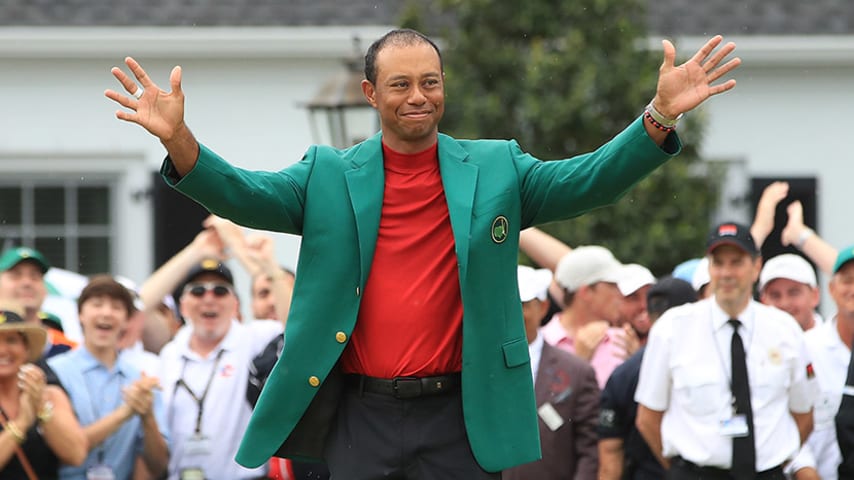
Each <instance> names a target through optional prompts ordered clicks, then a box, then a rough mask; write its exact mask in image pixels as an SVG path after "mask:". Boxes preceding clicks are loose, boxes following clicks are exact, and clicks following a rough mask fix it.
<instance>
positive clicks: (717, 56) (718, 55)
mask: <svg viewBox="0 0 854 480" xmlns="http://www.w3.org/2000/svg"><path fill="white" fill-rule="evenodd" d="M733 50H735V43H733V42H728V43H727V44H726V45H724V46H723V47H721V49H720V50H718V51H716V52H715V53H714V55H712V57H711V58H709V59H708V60H706V61H705V63H703V70H705V71H706V72H710V71H711V70H712V69H713V68H715V66H716V65H717V64H719V63H721V61H722V60H723V59H724V58H726V57H727V55H729V54H730V53H732V52H733Z"/></svg>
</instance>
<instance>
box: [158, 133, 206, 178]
mask: <svg viewBox="0 0 854 480" xmlns="http://www.w3.org/2000/svg"><path fill="white" fill-rule="evenodd" d="M160 143H162V144H163V146H164V147H165V148H166V152H167V153H168V155H169V159H170V160H172V165H174V166H175V171H176V172H177V173H178V175H180V176H182V177H183V176H184V175H186V174H187V173H189V172H190V170H192V169H193V167H195V166H196V161H197V160H198V159H199V142H198V141H197V140H196V137H195V136H193V133H192V132H190V129H189V128H187V125H186V124H185V123H183V122H182V123H181V125H180V126H179V127H178V128H177V129H176V130H175V134H174V135H172V137H170V138H168V139H166V138H161V139H160Z"/></svg>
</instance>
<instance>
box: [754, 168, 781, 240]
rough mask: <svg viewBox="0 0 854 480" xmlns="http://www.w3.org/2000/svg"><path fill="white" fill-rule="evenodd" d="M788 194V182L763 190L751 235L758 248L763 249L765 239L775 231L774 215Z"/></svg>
mask: <svg viewBox="0 0 854 480" xmlns="http://www.w3.org/2000/svg"><path fill="white" fill-rule="evenodd" d="M788 194H789V184H788V183H787V182H773V183H771V184H770V185H768V186H767V187H765V190H762V196H761V197H759V203H758V204H757V205H756V217H755V218H754V219H753V225H751V226H750V234H751V235H753V240H754V241H755V242H756V246H757V247H762V244H763V243H765V239H766V238H768V235H770V234H771V231H772V230H774V214H775V213H776V211H777V204H778V203H780V202H781V201H782V200H783V199H784V198H786V196H787V195H788Z"/></svg>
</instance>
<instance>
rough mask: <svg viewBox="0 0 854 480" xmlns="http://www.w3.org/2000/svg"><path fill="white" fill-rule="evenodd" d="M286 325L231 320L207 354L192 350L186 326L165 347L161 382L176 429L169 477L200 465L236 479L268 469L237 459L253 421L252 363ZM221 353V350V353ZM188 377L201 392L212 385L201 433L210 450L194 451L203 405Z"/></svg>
mask: <svg viewBox="0 0 854 480" xmlns="http://www.w3.org/2000/svg"><path fill="white" fill-rule="evenodd" d="M280 333H282V324H281V323H280V322H277V321H271V320H255V321H253V322H251V323H248V324H242V323H239V322H237V321H236V320H232V322H231V326H230V327H229V329H228V333H227V334H226V336H225V338H223V340H222V342H220V344H219V345H218V346H217V348H216V349H215V350H214V351H213V352H211V354H210V355H208V356H207V358H202V357H200V356H199V355H198V354H196V353H195V352H193V351H191V350H190V346H189V340H190V336H191V331H189V330H187V331H182V332H179V333H178V335H176V337H175V339H173V340H172V341H171V342H169V343H168V344H166V346H164V347H163V350H162V351H161V352H160V360H161V371H160V382H161V383H160V384H161V385H162V386H163V400H164V403H165V405H166V417H167V421H168V424H169V429H170V432H171V435H170V438H171V441H172V451H171V457H170V458H169V479H170V480H177V479H178V478H179V474H180V472H181V470H182V469H184V468H188V467H201V468H203V469H204V473H205V478H207V479H208V480H237V479H242V478H255V477H259V476H261V475H263V474H264V467H261V468H257V469H247V468H243V467H241V466H240V465H238V464H237V462H235V461H234V456H235V455H236V454H237V447H238V446H239V444H240V440H241V439H242V438H243V433H244V431H245V430H246V426H247V424H248V423H249V416H250V414H251V409H250V407H249V403H248V402H247V400H246V386H247V384H248V381H249V364H250V363H251V362H252V359H253V358H254V357H255V356H256V355H258V354H259V353H260V352H261V351H262V350H263V349H264V347H265V346H266V345H267V344H268V343H269V342H270V341H271V340H272V339H273V338H274V337H275V336H276V335H278V334H280ZM220 352H221V353H220ZM180 379H183V381H184V382H185V383H186V384H187V385H188V386H189V390H192V392H193V394H195V395H196V396H197V397H201V396H202V395H204V392H205V386H206V385H207V384H208V380H209V379H211V381H210V388H209V389H208V392H207V395H206V396H205V400H204V403H203V406H204V407H203V411H202V418H201V432H202V434H203V435H204V436H206V437H208V438H209V442H208V443H209V448H207V449H206V450H207V452H208V453H207V454H205V455H193V454H191V453H190V452H189V451H188V449H187V446H188V440H189V439H190V438H191V437H193V435H194V434H195V430H196V422H197V417H198V412H199V405H198V403H197V401H196V400H195V399H194V398H193V396H192V395H191V394H190V392H189V391H188V389H187V388H185V387H183V386H179V385H178V381H179V380H180Z"/></svg>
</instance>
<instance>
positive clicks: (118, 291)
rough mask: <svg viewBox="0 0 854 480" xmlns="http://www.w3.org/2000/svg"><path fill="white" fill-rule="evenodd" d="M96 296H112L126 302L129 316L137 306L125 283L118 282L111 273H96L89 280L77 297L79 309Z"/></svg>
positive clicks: (123, 302)
mask: <svg viewBox="0 0 854 480" xmlns="http://www.w3.org/2000/svg"><path fill="white" fill-rule="evenodd" d="M95 297H110V298H112V299H114V300H119V301H121V302H122V304H124V306H125V310H127V313H128V316H131V315H132V314H133V312H134V311H135V310H136V308H135V307H134V306H133V296H132V295H131V293H130V292H129V291H128V289H127V288H125V286H124V285H122V284H121V283H119V282H117V281H116V280H115V279H114V278H113V277H111V276H110V275H103V274H102V275H95V276H94V277H92V278H91V279H90V280H89V283H88V284H87V285H86V286H85V287H83V291H82V292H80V296H79V297H78V298H77V311H78V312H79V311H80V310H81V309H82V308H83V304H84V303H86V301H87V300H89V299H91V298H95Z"/></svg>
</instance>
